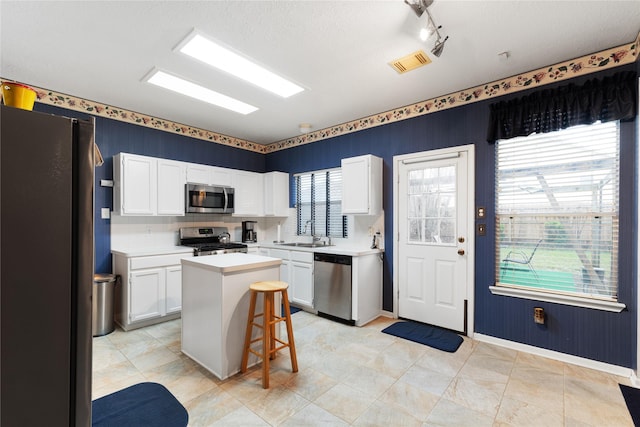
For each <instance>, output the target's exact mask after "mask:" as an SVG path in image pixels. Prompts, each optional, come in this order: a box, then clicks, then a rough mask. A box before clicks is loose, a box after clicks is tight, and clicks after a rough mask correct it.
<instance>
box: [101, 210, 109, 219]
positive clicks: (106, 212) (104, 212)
mask: <svg viewBox="0 0 640 427" xmlns="http://www.w3.org/2000/svg"><path fill="white" fill-rule="evenodd" d="M100 217H101V218H102V219H109V218H110V217H111V212H109V208H102V209H100Z"/></svg>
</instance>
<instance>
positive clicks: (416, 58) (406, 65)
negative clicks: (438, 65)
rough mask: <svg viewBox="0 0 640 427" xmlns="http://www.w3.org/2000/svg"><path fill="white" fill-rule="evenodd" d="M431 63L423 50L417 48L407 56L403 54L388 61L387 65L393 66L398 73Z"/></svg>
mask: <svg viewBox="0 0 640 427" xmlns="http://www.w3.org/2000/svg"><path fill="white" fill-rule="evenodd" d="M430 63H431V59H429V57H428V56H427V54H426V53H425V52H424V51H423V50H418V51H415V52H413V53H410V54H409V55H407V56H403V57H402V58H400V59H396V60H395V61H392V62H389V65H391V66H392V67H393V69H394V70H396V71H397V72H398V74H403V73H406V72H407V71H411V70H415V69H416V68H418V67H422V66H423V65H427V64H430Z"/></svg>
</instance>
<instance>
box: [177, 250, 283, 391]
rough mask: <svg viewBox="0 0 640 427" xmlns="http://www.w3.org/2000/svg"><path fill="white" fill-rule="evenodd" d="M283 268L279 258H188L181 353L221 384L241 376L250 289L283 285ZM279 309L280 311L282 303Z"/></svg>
mask: <svg viewBox="0 0 640 427" xmlns="http://www.w3.org/2000/svg"><path fill="white" fill-rule="evenodd" d="M281 263H282V260H280V259H279V258H271V257H266V256H261V255H253V254H244V253H230V254H222V255H209V256H202V257H193V258H184V259H183V260H182V352H183V353H184V354H186V355H187V356H189V357H190V358H191V359H193V360H194V361H196V362H197V363H199V364H200V365H202V366H203V367H205V368H206V369H207V370H209V371H210V372H211V373H213V374H214V375H216V376H217V377H218V378H220V379H226V378H228V377H230V376H231V375H233V374H235V373H237V372H239V371H240V364H241V362H242V347H243V343H244V334H245V328H246V322H247V316H248V311H249V285H250V284H251V283H252V282H258V281H265V280H280V264H281ZM275 304H276V307H279V305H280V301H275ZM256 360H257V358H256V359H254V360H253V361H252V360H250V361H249V364H254V363H256Z"/></svg>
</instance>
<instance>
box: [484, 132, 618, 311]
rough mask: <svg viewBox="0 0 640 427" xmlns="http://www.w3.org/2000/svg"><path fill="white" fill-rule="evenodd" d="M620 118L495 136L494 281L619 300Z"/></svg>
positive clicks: (499, 283) (527, 287)
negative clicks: (542, 131)
mask: <svg viewBox="0 0 640 427" xmlns="http://www.w3.org/2000/svg"><path fill="white" fill-rule="evenodd" d="M619 153H620V150H619V128H618V122H608V123H597V124H593V125H586V126H575V127H572V128H569V129H564V130H560V131H557V132H551V133H545V134H533V135H530V136H527V137H519V138H512V139H508V140H501V141H498V142H497V143H496V257H495V259H496V266H495V267H496V282H497V285H498V286H508V287H522V288H526V289H530V290H531V289H534V290H540V291H544V292H557V293H562V294H568V295H579V296H581V297H588V298H598V299H608V300H613V301H615V300H617V284H618V270H617V267H618V217H619V212H618V197H619Z"/></svg>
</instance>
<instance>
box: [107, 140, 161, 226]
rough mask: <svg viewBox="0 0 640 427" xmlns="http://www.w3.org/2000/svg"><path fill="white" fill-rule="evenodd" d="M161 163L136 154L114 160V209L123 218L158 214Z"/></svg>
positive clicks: (120, 155) (121, 156)
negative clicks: (158, 174) (158, 172)
mask: <svg viewBox="0 0 640 427" xmlns="http://www.w3.org/2000/svg"><path fill="white" fill-rule="evenodd" d="M157 167H158V162H157V159H155V158H153V157H146V156H138V155H135V154H125V153H121V154H117V155H115V156H114V157H113V180H114V185H113V187H114V188H113V198H114V200H113V205H114V212H116V213H119V214H120V215H155V214H156V212H157V196H158V189H157V184H158V181H157Z"/></svg>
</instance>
